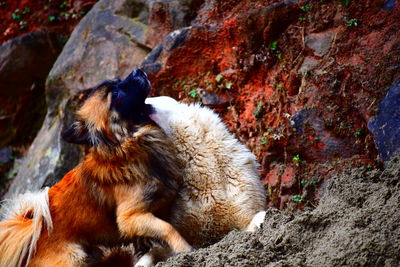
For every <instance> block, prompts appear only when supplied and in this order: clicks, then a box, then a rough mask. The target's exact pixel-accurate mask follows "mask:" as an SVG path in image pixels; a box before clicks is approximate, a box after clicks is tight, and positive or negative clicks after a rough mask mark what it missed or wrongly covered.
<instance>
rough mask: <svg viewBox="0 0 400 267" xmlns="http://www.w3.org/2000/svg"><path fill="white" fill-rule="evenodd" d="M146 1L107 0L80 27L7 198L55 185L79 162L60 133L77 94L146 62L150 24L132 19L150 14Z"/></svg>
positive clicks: (49, 87)
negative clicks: (144, 60) (146, 43)
mask: <svg viewBox="0 0 400 267" xmlns="http://www.w3.org/2000/svg"><path fill="white" fill-rule="evenodd" d="M138 3H139V7H141V8H143V9H144V10H142V9H137V6H136V5H138ZM140 3H141V2H139V1H129V0H114V1H112V0H101V1H99V2H98V3H96V5H95V6H94V7H93V8H92V10H91V11H90V12H89V13H88V14H87V15H86V16H85V17H84V18H83V19H82V21H81V22H80V23H79V25H78V26H77V27H76V28H75V30H74V32H73V33H72V35H71V37H70V39H69V40H68V42H67V44H66V45H65V47H64V49H63V51H62V53H61V54H60V56H59V57H58V59H57V61H56V63H55V64H54V67H53V68H52V70H51V72H50V74H49V76H48V78H47V82H46V99H47V103H48V112H47V115H46V118H45V120H44V123H43V126H42V128H41V130H40V132H39V134H38V135H37V137H36V139H35V140H34V142H33V144H32V146H31V148H30V149H29V152H28V154H27V156H26V158H25V160H24V162H23V164H22V166H21V168H20V170H19V172H18V174H17V176H16V178H15V179H14V180H13V182H12V183H11V185H10V188H9V191H8V193H7V194H6V197H11V196H12V195H14V194H17V193H22V192H25V191H28V190H37V189H39V188H41V187H42V186H43V185H51V184H53V183H55V182H56V181H58V180H59V179H60V178H62V176H63V175H64V174H65V173H66V172H67V171H68V170H70V169H72V168H73V167H74V166H75V165H76V164H77V163H78V162H79V160H80V157H81V152H80V149H79V147H78V146H76V145H71V144H67V143H65V142H63V141H62V140H61V137H60V136H61V132H62V129H63V128H65V127H68V125H69V123H70V122H71V120H72V117H71V116H72V114H73V110H74V109H76V105H77V104H76V103H77V100H76V97H75V98H73V96H76V95H77V94H78V93H80V92H82V90H85V89H89V88H91V87H93V86H95V85H97V84H98V83H100V82H102V81H103V80H105V79H111V78H115V77H125V76H126V75H128V74H129V72H130V71H131V70H132V69H133V68H135V67H136V66H137V64H138V63H140V62H142V61H143V59H144V58H145V56H146V55H147V53H148V52H149V51H150V49H149V48H148V47H147V46H146V45H145V44H144V40H145V32H146V29H147V26H146V25H145V24H144V23H142V22H141V20H142V18H139V17H132V16H145V13H146V9H145V6H144V4H141V5H140ZM142 11H143V12H142ZM143 14H144V15H143ZM69 99H70V100H69Z"/></svg>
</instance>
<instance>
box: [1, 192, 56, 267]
mask: <svg viewBox="0 0 400 267" xmlns="http://www.w3.org/2000/svg"><path fill="white" fill-rule="evenodd" d="M48 191H49V188H45V189H43V190H42V191H40V192H37V193H30V192H28V193H25V194H22V195H19V196H17V197H16V198H15V199H13V200H5V201H4V204H3V206H2V209H1V215H0V218H2V222H1V223H3V225H1V227H0V240H1V242H0V252H1V255H2V257H0V258H1V259H0V266H21V264H22V262H23V261H24V259H26V265H28V263H29V260H30V259H31V257H32V255H33V253H34V252H35V249H36V244H37V241H38V240H39V237H40V233H41V231H42V228H43V227H46V228H47V231H48V232H50V231H51V230H52V227H53V223H52V219H51V214H50V209H49V195H48ZM27 214H31V215H30V218H31V219H30V220H31V224H26V223H22V218H23V217H25V216H26V215H27ZM28 219H29V218H28Z"/></svg>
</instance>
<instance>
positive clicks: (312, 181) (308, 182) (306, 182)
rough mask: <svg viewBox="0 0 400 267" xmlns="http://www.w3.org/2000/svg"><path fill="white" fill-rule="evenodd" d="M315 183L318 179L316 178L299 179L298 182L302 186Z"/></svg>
mask: <svg viewBox="0 0 400 267" xmlns="http://www.w3.org/2000/svg"><path fill="white" fill-rule="evenodd" d="M317 183H318V179H317V178H312V179H311V180H300V184H301V185H302V186H306V185H309V186H314V185H316V184H317Z"/></svg>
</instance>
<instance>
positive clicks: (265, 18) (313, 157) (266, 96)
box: [145, 0, 400, 208]
mask: <svg viewBox="0 0 400 267" xmlns="http://www.w3.org/2000/svg"><path fill="white" fill-rule="evenodd" d="M299 2H300V3H298V2H297V1H248V0H245V1H233V0H232V1H205V3H204V4H203V5H202V6H201V8H200V9H199V11H198V13H197V17H196V19H195V20H194V21H193V22H192V25H193V26H192V27H190V28H188V29H186V30H185V31H184V32H182V31H181V32H175V33H174V35H170V36H169V37H167V38H166V39H164V41H163V46H162V50H160V49H161V47H160V49H159V50H158V52H160V51H161V52H160V53H158V54H157V55H153V58H152V60H150V61H151V62H150V61H149V62H147V63H151V64H153V65H154V64H156V65H157V66H158V67H157V68H156V70H155V71H153V73H152V74H151V75H150V77H151V80H152V84H153V94H154V95H170V96H172V97H175V98H178V99H180V100H183V101H187V102H193V101H202V102H203V103H204V104H210V103H211V104H210V106H211V107H212V108H214V109H215V110H216V111H217V112H218V113H219V114H220V115H221V116H222V118H223V120H224V121H225V123H226V124H227V125H228V127H229V129H230V130H231V131H232V132H234V133H235V134H236V135H237V137H238V138H239V139H240V140H241V141H243V142H244V143H246V144H247V145H248V146H249V147H250V148H251V150H252V151H253V152H254V153H255V154H256V155H257V157H258V159H259V161H260V163H261V165H262V167H261V174H262V178H263V181H264V183H265V185H266V187H267V188H268V192H269V196H270V203H269V204H270V205H274V206H277V207H280V208H287V207H290V208H304V207H306V206H310V207H312V206H314V205H315V204H314V200H315V198H318V197H319V196H320V195H321V194H323V188H324V186H323V185H324V180H326V179H327V178H330V177H332V176H333V175H334V174H335V173H338V172H341V171H343V170H344V169H345V168H347V167H350V166H360V165H362V166H365V167H366V168H374V167H378V165H379V158H378V159H377V155H378V154H377V150H376V147H375V144H374V140H373V137H372V135H371V134H370V132H369V131H368V129H367V123H368V120H369V119H370V118H371V117H372V116H374V115H376V113H377V107H378V104H379V102H380V101H381V99H382V98H383V96H384V94H385V92H386V91H387V89H388V88H389V87H390V85H391V84H392V83H393V81H394V80H395V79H396V77H398V76H399V63H400V62H399V61H400V58H399V52H400V21H399V20H398V15H399V12H400V4H399V3H398V1H397V3H394V4H393V5H392V6H391V7H389V8H387V3H386V2H387V1H383V0H381V1H372V0H370V1H368V0H367V1H336V0H332V1H309V2H308V1H299ZM157 14H158V13H154V14H153V16H156V15H157ZM153 20H155V21H157V18H153ZM145 63H146V62H145ZM145 65H146V64H145ZM153 65H152V66H153ZM210 95H211V96H213V97H212V100H210V99H211V98H210ZM205 96H206V97H205Z"/></svg>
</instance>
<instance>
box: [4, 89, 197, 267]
mask: <svg viewBox="0 0 400 267" xmlns="http://www.w3.org/2000/svg"><path fill="white" fill-rule="evenodd" d="M110 105H111V97H110V92H109V89H108V88H107V87H106V86H104V87H100V88H99V89H97V90H96V91H95V92H94V93H93V94H92V95H91V96H90V97H89V98H88V99H87V100H86V101H85V103H84V104H83V106H82V107H81V108H80V110H79V111H78V112H77V114H78V117H79V118H78V119H79V120H78V121H77V122H76V123H75V124H74V131H75V132H74V133H75V134H77V135H78V136H82V137H83V136H84V135H88V138H89V139H90V140H91V144H92V147H91V148H90V150H89V153H88V154H87V156H86V157H85V160H84V161H83V162H82V163H81V164H79V165H78V166H77V167H75V168H74V169H73V170H71V171H70V172H69V173H67V174H66V175H65V176H64V178H63V179H62V180H61V181H60V182H59V183H57V184H56V185H55V186H53V187H51V188H50V189H49V192H48V201H49V210H50V213H51V219H52V221H53V228H52V229H50V228H45V227H44V224H43V227H41V228H40V231H41V233H40V237H39V239H38V241H37V243H36V244H32V245H33V246H34V247H36V252H35V253H34V254H33V255H32V257H31V259H30V262H25V263H27V264H28V265H29V266H59V267H61V266H83V265H86V264H88V263H90V262H92V261H93V259H91V257H90V256H91V255H90V253H88V251H89V252H90V251H96V250H95V249H94V247H95V246H98V245H104V246H115V245H121V244H123V243H124V242H130V241H132V240H134V238H135V237H138V236H144V237H150V238H155V239H160V240H163V241H165V242H166V243H167V244H168V245H169V246H170V247H171V249H172V250H173V251H174V252H180V251H187V250H189V249H190V246H189V245H188V244H187V243H186V241H185V240H184V239H183V238H182V237H181V236H180V234H179V233H178V232H177V231H176V230H175V229H174V227H172V226H171V225H170V224H169V223H167V222H166V221H164V220H163V218H166V217H167V215H168V213H169V210H170V205H171V204H172V201H173V200H174V198H175V196H176V193H177V189H178V186H179V184H180V183H181V180H182V177H181V175H182V170H181V167H182V164H181V162H179V160H178V159H177V158H176V150H175V147H174V145H173V144H172V143H171V142H170V141H169V139H168V138H167V137H166V136H165V134H164V133H163V132H162V131H161V130H160V129H159V128H158V127H157V126H155V125H154V124H151V123H148V124H145V125H141V126H140V127H139V128H138V130H136V128H135V126H134V125H129V123H126V122H124V121H122V120H118V114H115V111H112V110H111V108H110ZM115 124H117V125H115ZM128 132H130V133H132V132H134V134H127V133H128ZM31 212H33V213H35V206H32V208H31ZM34 222H35V221H34V218H31V216H30V215H29V214H28V215H27V214H20V215H19V217H15V216H14V217H8V218H5V220H4V221H2V222H0V240H3V241H4V242H6V243H7V244H3V248H4V247H7V246H8V247H14V248H20V250H21V252H20V255H15V257H19V258H21V257H22V258H24V259H25V261H26V255H27V253H26V251H25V250H26V249H25V248H24V247H26V246H27V245H26V243H27V242H25V243H21V240H22V239H23V238H24V237H23V234H22V233H24V235H26V234H27V232H28V233H32V232H33V231H37V230H35V229H33V228H32V227H31V225H32V224H33V223H34ZM15 225H18V227H15ZM6 237H8V238H6ZM3 241H2V242H3ZM28 243H29V242H28ZM14 250H15V249H14ZM15 251H17V250H15ZM5 253H7V251H5V250H2V247H1V246H0V258H2V257H4V255H5ZM21 253H22V254H24V255H21ZM9 262H11V261H9ZM0 263H1V264H2V265H1V266H9V265H7V262H1V261H0ZM18 265H22V263H21V262H20V263H19V264H18Z"/></svg>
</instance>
